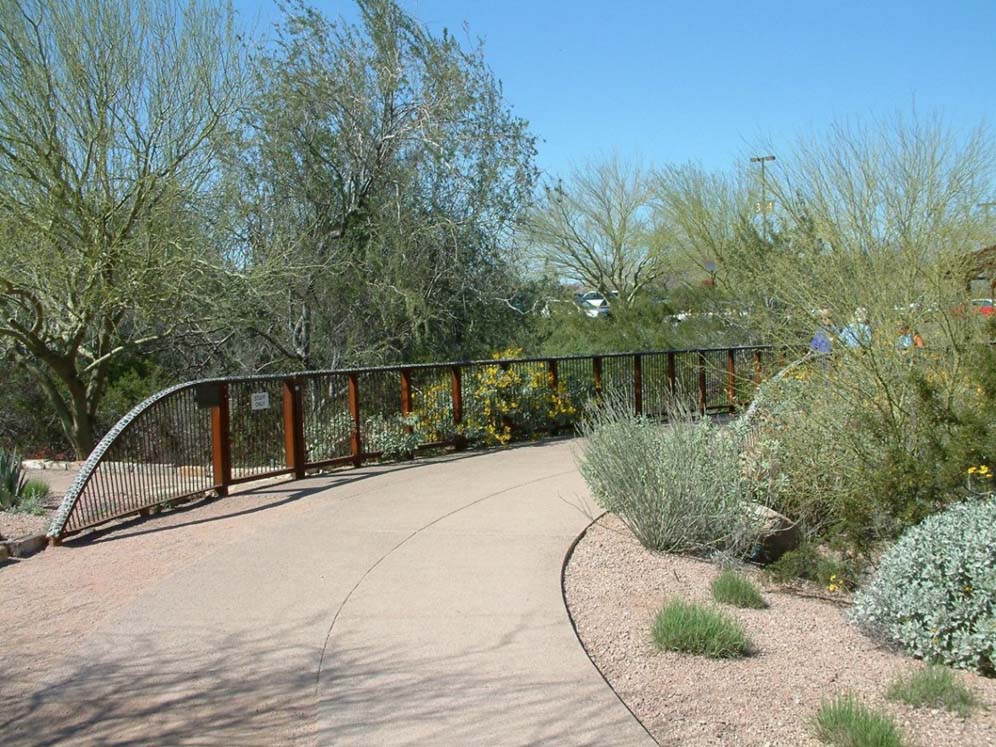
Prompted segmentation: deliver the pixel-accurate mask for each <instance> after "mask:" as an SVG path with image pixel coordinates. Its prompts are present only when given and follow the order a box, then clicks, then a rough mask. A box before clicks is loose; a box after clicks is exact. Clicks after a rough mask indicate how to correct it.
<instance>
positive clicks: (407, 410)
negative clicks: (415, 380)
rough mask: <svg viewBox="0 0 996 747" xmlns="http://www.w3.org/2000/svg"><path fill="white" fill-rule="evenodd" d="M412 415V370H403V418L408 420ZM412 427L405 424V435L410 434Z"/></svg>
mask: <svg viewBox="0 0 996 747" xmlns="http://www.w3.org/2000/svg"><path fill="white" fill-rule="evenodd" d="M411 414H412V371H411V369H410V368H402V369H401V417H402V418H405V419H406V420H407V418H408V416H409V415H411ZM411 432H412V427H411V426H410V425H409V424H408V423H405V433H408V434H410V433H411Z"/></svg>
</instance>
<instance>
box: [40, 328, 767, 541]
mask: <svg viewBox="0 0 996 747" xmlns="http://www.w3.org/2000/svg"><path fill="white" fill-rule="evenodd" d="M772 349H773V346H770V345H741V346H730V347H710V348H685V349H665V350H640V351H633V352H623V353H591V354H576V355H561V356H531V357H523V358H489V359H483V360H464V361H444V362H432V363H407V364H391V365H383V366H367V367H357V368H342V369H327V370H312V371H297V372H290V373H281V374H255V375H244V376H228V377H212V378H204V379H197V380H194V381H189V382H184V383H181V384H177V385H175V386H172V387H169V388H167V389H164V390H163V391H161V392H158V393H156V394H154V395H152V396H151V397H148V398H147V399H145V400H144V401H142V402H141V403H139V404H138V405H136V406H135V407H133V408H132V409H131V410H130V411H129V412H128V413H127V414H126V415H125V416H124V417H123V418H121V420H119V421H118V422H117V423H116V424H115V425H114V427H113V428H111V430H110V431H108V432H107V434H105V435H104V437H103V438H102V439H101V440H100V442H99V443H98V444H97V446H96V447H95V448H94V450H93V451H92V452H91V453H90V455H89V456H88V457H87V459H86V460H85V461H84V463H83V465H82V466H81V469H80V472H79V474H78V475H77V477H76V479H75V480H74V481H73V483H72V485H71V486H70V487H69V489H68V490H67V491H66V494H65V497H64V498H63V501H62V504H61V505H60V507H59V510H58V512H57V513H56V515H55V517H54V518H53V520H52V522H51V524H50V526H49V530H48V536H49V537H50V538H53V539H57V538H61V537H62V536H65V535H66V534H67V533H72V532H75V531H79V529H78V528H75V527H74V528H73V529H72V530H67V528H66V527H67V522H68V521H69V518H70V515H71V514H72V513H73V510H74V508H75V507H76V505H77V503H78V502H79V501H80V498H81V496H82V495H83V494H84V491H86V489H87V486H88V484H89V483H90V480H91V478H92V477H93V475H94V474H95V472H96V471H97V470H98V468H99V467H100V465H101V464H102V463H103V462H104V458H105V457H106V456H107V455H108V452H109V451H110V450H111V449H112V447H114V446H115V444H118V443H119V442H120V441H121V440H122V439H123V438H124V437H125V436H127V434H128V432H129V430H130V429H131V428H132V426H133V425H134V424H135V423H137V422H138V421H139V420H140V419H141V416H142V415H143V414H144V413H147V412H149V411H150V410H152V409H153V408H155V407H156V406H157V405H158V404H159V403H163V402H164V400H166V399H167V398H169V397H171V396H174V395H178V394H181V393H183V392H184V391H185V390H190V389H194V388H196V387H199V386H203V385H210V384H218V385H233V384H251V383H262V382H284V384H285V386H291V389H292V390H294V389H296V388H297V384H299V383H303V382H304V381H307V380H310V379H314V378H320V377H323V376H341V377H348V378H352V379H355V377H357V376H359V375H362V374H375V373H402V374H405V373H406V372H416V371H420V370H438V369H452V370H454V371H459V370H460V369H469V368H478V367H482V366H495V365H498V366H506V365H508V366H514V365H515V364H536V363H551V362H558V363H564V362H568V361H582V362H587V361H592V362H597V361H599V360H601V361H608V360H615V359H634V360H635V359H638V358H639V357H642V356H659V355H670V356H681V355H683V354H685V355H687V354H694V355H696V356H697V358H698V359H700V360H704V358H705V356H706V354H709V353H720V352H722V353H727V354H728V355H729V356H730V357H731V358H732V357H733V355H734V354H735V353H743V352H752V353H754V354H755V355H757V354H760V353H761V352H764V351H770V350H772ZM636 375H637V376H639V373H636ZM730 375H731V376H732V369H731V374H730ZM290 396H291V397H292V398H293V397H297V396H299V395H298V394H296V393H295V392H293V391H291V392H290ZM702 404H703V406H704V405H705V403H704V402H703V403H702ZM299 406H300V405H299V404H298V405H297V407H299ZM285 407H286V403H285ZM225 409H226V414H225V420H226V428H227V425H228V423H227V421H228V415H227V404H226V407H225ZM292 412H293V408H292ZM352 416H353V418H354V420H355V421H356V422H357V427H359V425H358V421H359V417H360V415H359V413H358V412H356V413H353V414H352ZM296 417H298V418H300V415H299V414H298V415H297V416H296ZM225 438H229V436H228V435H227V431H226V436H225ZM229 446H230V444H229ZM288 448H290V447H288ZM289 454H290V452H288V459H291V458H292V457H291V456H290V455H289ZM353 456H354V457H356V456H357V455H355V454H354V455H353ZM358 456H359V457H360V460H362V457H363V454H360V455H358ZM228 460H229V462H230V461H231V457H230V455H229V457H228ZM111 461H113V460H111ZM294 461H295V462H296V463H295V466H294V467H293V468H288V469H282V470H279V471H277V472H271V473H270V474H286V473H288V472H293V473H294V474H296V475H300V474H303V469H304V468H305V467H309V468H310V467H311V466H312V464H316V465H317V464H319V463H318V462H315V463H312V462H309V461H308V459H307V458H306V456H304V455H303V454H299V455H298V456H296V457H294ZM327 461H340V460H339V459H333V460H327ZM354 463H359V462H358V461H356V459H354ZM176 466H177V468H182V467H183V465H179V464H178V465H176ZM227 469H228V470H229V472H228V473H224V474H225V477H224V479H222V480H221V482H219V481H218V480H217V479H215V480H214V482H215V483H216V484H215V485H214V489H217V490H218V491H219V492H220V493H222V494H223V491H224V490H226V489H227V486H228V485H229V484H234V483H236V482H239V481H242V480H240V479H232V476H231V474H230V471H231V465H230V464H229V466H228V468H227ZM158 500H159V499H157V498H154V497H153V496H150V497H149V498H148V501H149V502H148V504H147V505H148V506H150V507H151V506H154V505H156V502H157V501H158ZM110 518H119V517H118V516H117V515H115V516H113V517H110ZM102 521H103V520H101V521H97V522H95V523H102ZM84 528H86V527H84Z"/></svg>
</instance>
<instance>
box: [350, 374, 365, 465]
mask: <svg viewBox="0 0 996 747" xmlns="http://www.w3.org/2000/svg"><path fill="white" fill-rule="evenodd" d="M348 376H349V416H350V417H351V418H352V419H353V433H352V436H351V438H350V440H349V441H350V453H351V454H352V456H353V466H355V467H359V466H360V465H361V464H363V439H362V436H361V434H360V427H361V423H362V421H361V420H360V381H359V377H358V376H357V375H356V374H354V373H351V374H349V375H348Z"/></svg>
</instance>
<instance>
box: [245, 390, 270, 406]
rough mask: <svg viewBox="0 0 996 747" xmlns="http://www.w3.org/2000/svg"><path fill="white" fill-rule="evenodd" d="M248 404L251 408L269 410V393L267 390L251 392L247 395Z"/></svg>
mask: <svg viewBox="0 0 996 747" xmlns="http://www.w3.org/2000/svg"><path fill="white" fill-rule="evenodd" d="M249 406H250V407H252V409H253V410H269V409H270V394H269V392H253V393H252V394H251V395H250V396H249Z"/></svg>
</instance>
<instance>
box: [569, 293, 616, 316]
mask: <svg viewBox="0 0 996 747" xmlns="http://www.w3.org/2000/svg"><path fill="white" fill-rule="evenodd" d="M574 302H575V303H576V304H577V305H578V308H579V309H581V313H582V314H584V315H585V316H590V317H592V318H595V317H600V316H608V315H609V301H608V299H606V298H605V296H603V295H602V294H601V293H599V292H598V291H588V292H587V293H577V294H575V296H574Z"/></svg>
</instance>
